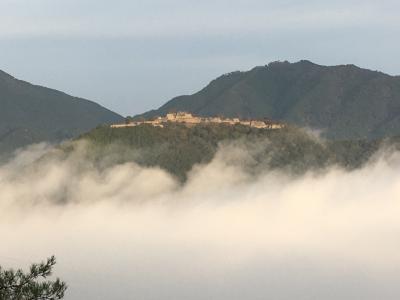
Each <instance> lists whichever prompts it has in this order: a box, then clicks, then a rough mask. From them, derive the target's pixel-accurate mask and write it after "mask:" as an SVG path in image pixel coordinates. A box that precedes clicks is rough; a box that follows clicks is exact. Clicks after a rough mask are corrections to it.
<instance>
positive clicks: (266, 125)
mask: <svg viewBox="0 0 400 300" xmlns="http://www.w3.org/2000/svg"><path fill="white" fill-rule="evenodd" d="M168 123H181V124H184V125H186V126H195V125H198V124H227V125H239V124H240V125H244V126H249V127H254V128H261V129H281V128H284V127H285V124H283V123H280V122H276V121H272V120H267V119H266V120H241V119H239V118H221V117H197V116H194V115H192V114H191V113H188V112H176V113H168V114H167V115H166V116H164V117H156V118H154V119H152V120H144V121H129V122H127V123H125V124H113V125H111V128H124V127H134V126H139V125H142V124H149V125H152V126H155V127H164V125H166V124H168Z"/></svg>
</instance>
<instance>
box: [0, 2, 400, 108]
mask: <svg viewBox="0 0 400 300" xmlns="http://www.w3.org/2000/svg"><path fill="white" fill-rule="evenodd" d="M399 9H400V3H399V2H398V1H394V0H387V1H385V0H384V1H379V2H378V1H372V0H366V1H361V0H349V1H344V0H339V1H315V0H314V1H313V0H308V1H294V0H286V1H279V3H278V2H277V1H269V0H267V1H261V0H247V1H244V0H233V1H232V0H231V1H228V0H219V1H210V0H205V1H194V0H185V1H183V0H172V1H168V3H167V2H166V1H161V0H151V1H149V0H146V1H144V0H136V1H128V0H117V1H113V2H112V3H111V2H109V1H104V0H97V1H94V0H85V1H78V0H69V1H66V0H60V1H51V0H37V1H34V2H33V1H28V0H3V1H1V2H0V69H1V70H4V71H6V72H8V73H10V74H11V75H13V76H15V77H17V78H19V79H23V80H26V81H29V82H32V83H34V84H40V85H44V86H47V87H51V88H55V89H59V90H62V91H64V92H67V93H69V94H72V95H75V96H80V97H85V98H88V99H90V100H94V101H97V102H99V103H100V104H102V105H104V106H106V107H108V108H110V109H112V110H114V111H116V112H118V113H121V114H122V115H132V114H136V113H140V112H143V111H146V110H149V109H153V108H156V107H158V106H160V105H161V104H163V103H165V102H166V101H168V100H169V99H171V98H172V97H174V96H177V95H181V94H190V93H193V92H196V91H197V90H199V89H201V88H202V87H204V86H205V85H206V84H207V83H208V82H209V81H210V80H212V79H214V78H215V77H217V76H219V75H221V74H223V73H227V72H231V71H234V70H248V69H251V68H252V67H254V66H256V65H265V64H267V63H269V62H271V61H275V60H289V61H297V60H301V59H308V60H311V61H313V62H315V63H318V64H324V65H335V64H350V63H351V64H356V65H359V66H361V67H364V68H370V69H373V70H380V71H383V72H386V73H389V74H392V75H397V74H400V62H399V60H398V59H397V57H398V53H399V52H400V41H399V39H398V36H399V33H400V21H399V19H398V11H399Z"/></svg>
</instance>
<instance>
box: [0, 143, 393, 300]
mask: <svg viewBox="0 0 400 300" xmlns="http://www.w3.org/2000/svg"><path fill="white" fill-rule="evenodd" d="M84 148H85V146H84V145H82V147H78V150H76V151H74V152H71V153H69V154H68V155H65V156H59V155H50V156H49V155H48V157H49V158H46V159H43V158H42V156H43V154H45V153H47V154H48V153H49V152H50V153H51V152H52V151H53V149H52V148H51V147H49V146H47V145H44V144H40V145H35V146H31V147H29V148H27V149H25V150H23V151H19V152H18V153H17V154H16V155H15V157H14V158H13V159H11V160H10V161H8V162H7V163H5V164H3V165H2V166H1V167H0V243H1V244H0V245H1V247H0V265H2V266H3V267H14V268H17V267H22V268H26V267H27V266H28V265H29V264H30V263H31V262H36V261H41V260H43V259H45V258H46V257H48V256H50V255H52V254H54V255H56V257H57V260H58V263H57V265H56V268H55V275H57V276H59V277H61V279H63V280H65V281H66V282H67V283H68V286H69V289H68V291H67V295H66V299H69V300H75V299H76V300H77V299H87V300H95V299H121V300H122V299H124V300H125V299H140V300H144V299H149V300H153V299H154V300H156V299H157V300H158V299H174V300H189V299H190V300H192V299H193V300H200V299H216V300H228V299H229V300H234V299H237V300H239V299H240V300H242V299H282V300H283V299H304V300H308V299H322V300H328V299H329V300H330V299H332V300H333V299H335V300H336V299H341V300H355V299H363V300H365V299H385V300H388V299H396V300H397V299H399V297H400V285H398V278H399V276H400V155H399V154H397V153H390V154H388V153H385V154H382V155H381V156H380V157H376V158H375V159H374V160H373V161H371V162H370V163H369V164H367V165H366V166H365V167H363V168H362V169H358V170H354V171H351V172H350V171H344V170H342V169H340V168H337V167H332V168H330V169H328V170H326V172H322V173H321V172H318V173H313V172H309V173H307V174H305V175H303V176H300V177H299V176H297V177H296V176H291V175H290V174H286V173H284V172H279V171H268V170H265V172H262V173H261V174H258V175H254V174H251V172H248V171H247V170H246V168H243V165H242V164H235V161H236V159H237V158H238V157H240V156H243V157H245V156H246V153H241V150H240V149H237V151H235V150H234V149H232V148H229V147H228V148H224V149H221V150H220V151H219V152H218V153H217V155H216V156H215V158H214V159H213V160H212V161H211V162H210V163H209V164H207V165H198V166H195V167H194V168H193V170H192V171H191V172H190V174H189V176H188V180H187V181H186V182H185V183H181V182H178V181H177V180H175V178H174V177H172V176H171V175H169V174H168V173H166V172H165V171H163V170H161V169H158V168H143V167H140V166H138V165H136V164H133V163H128V164H123V165H115V166H111V167H108V168H102V169H99V168H96V167H93V166H92V165H91V164H89V163H87V162H86V160H85V158H84V157H85V156H84V155H82V153H83V152H84V151H85V149H84ZM242 161H243V160H242ZM244 161H245V160H244Z"/></svg>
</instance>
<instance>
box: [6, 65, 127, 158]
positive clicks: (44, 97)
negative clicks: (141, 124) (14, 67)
mask: <svg viewBox="0 0 400 300" xmlns="http://www.w3.org/2000/svg"><path fill="white" fill-rule="evenodd" d="M0 107H1V110H0V153H3V154H4V153H10V152H12V151H14V150H15V149H17V148H19V147H22V146H26V145H29V144H32V143H37V142H41V141H48V142H59V141H61V140H63V139H67V138H71V137H75V136H77V135H79V134H81V133H83V132H86V131H88V130H90V129H92V128H94V127H96V126H98V125H100V124H105V123H111V122H121V121H122V120H123V118H122V117H121V116H120V115H118V114H116V113H114V112H112V111H110V110H108V109H106V108H104V107H102V106H100V105H98V104H96V103H94V102H92V101H89V100H85V99H81V98H76V97H72V96H69V95H67V94H65V93H62V92H59V91H56V90H52V89H49V88H45V87H41V86H37V85H32V84H30V83H28V82H25V81H21V80H18V79H16V78H14V77H12V76H11V75H9V74H7V73H5V72H3V71H0Z"/></svg>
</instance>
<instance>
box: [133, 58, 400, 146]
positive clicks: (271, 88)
mask: <svg viewBox="0 0 400 300" xmlns="http://www.w3.org/2000/svg"><path fill="white" fill-rule="evenodd" d="M169 111H188V112H191V113H194V114H196V115H200V116H215V115H223V116H225V117H245V118H264V117H267V118H270V119H274V120H277V121H284V122H288V123H291V124H293V125H296V126H301V127H311V128H316V129H320V130H324V131H325V135H326V137H328V138H333V139H352V138H380V137H384V136H387V135H388V136H392V135H398V134H400V76H392V75H389V74H385V73H383V72H380V71H372V70H368V69H364V68H360V67H358V66H355V65H353V64H347V65H337V66H323V65H318V64H315V63H313V62H310V61H307V60H301V61H299V62H296V63H289V62H287V61H284V62H272V63H269V64H268V65H265V66H258V67H255V68H253V69H251V70H249V71H244V72H238V71H237V72H231V73H227V74H224V75H222V76H220V77H218V78H216V79H214V80H212V81H211V82H210V83H209V84H208V85H207V86H206V87H204V88H203V89H201V90H200V91H198V92H197V93H195V94H192V95H183V96H178V97H175V98H173V99H171V100H170V101H168V102H167V103H165V104H164V105H163V106H161V107H160V108H158V109H156V110H151V111H149V112H146V113H144V114H142V115H138V116H136V117H145V118H149V117H154V116H156V115H163V114H165V113H167V112H169Z"/></svg>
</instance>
